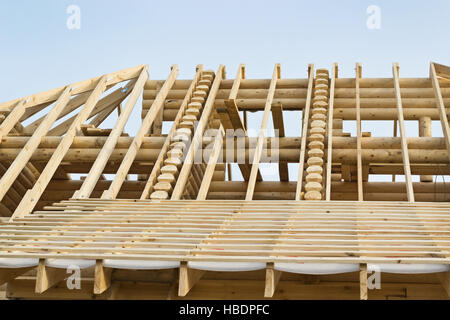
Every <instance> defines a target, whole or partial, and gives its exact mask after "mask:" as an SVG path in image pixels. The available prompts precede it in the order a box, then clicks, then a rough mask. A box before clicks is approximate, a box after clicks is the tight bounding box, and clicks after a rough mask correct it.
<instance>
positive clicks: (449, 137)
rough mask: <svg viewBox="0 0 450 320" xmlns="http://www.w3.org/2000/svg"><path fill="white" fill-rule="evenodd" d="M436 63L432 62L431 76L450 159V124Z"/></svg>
mask: <svg viewBox="0 0 450 320" xmlns="http://www.w3.org/2000/svg"><path fill="white" fill-rule="evenodd" d="M436 76H437V73H436V64H435V63H433V62H431V63H430V78H431V84H432V86H433V90H434V96H435V99H436V107H437V108H438V111H439V118H440V119H441V126H442V132H443V133H444V138H445V145H446V146H447V152H448V158H449V160H450V126H449V124H448V117H447V113H446V112H445V105H444V100H443V99H442V92H441V87H440V86H439V81H438V79H437V77H436Z"/></svg>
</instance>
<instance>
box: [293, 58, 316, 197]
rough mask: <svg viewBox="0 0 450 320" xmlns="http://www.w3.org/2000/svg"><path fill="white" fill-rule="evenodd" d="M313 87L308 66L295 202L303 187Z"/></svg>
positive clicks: (312, 78)
mask: <svg viewBox="0 0 450 320" xmlns="http://www.w3.org/2000/svg"><path fill="white" fill-rule="evenodd" d="M313 86H314V65H313V64H309V65H308V93H307V95H306V104H305V108H304V109H303V124H302V137H301V142H300V158H299V165H298V178H297V189H296V191H295V200H297V201H298V200H300V199H301V195H302V186H303V171H304V169H305V154H306V142H307V141H306V140H307V138H308V125H309V114H310V110H311V99H312V89H313Z"/></svg>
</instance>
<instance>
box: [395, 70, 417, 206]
mask: <svg viewBox="0 0 450 320" xmlns="http://www.w3.org/2000/svg"><path fill="white" fill-rule="evenodd" d="M398 71H399V66H398V63H394V64H393V65H392V74H393V78H394V89H395V96H396V99H397V112H398V126H399V128H400V139H401V144H402V158H403V168H404V171H405V181H406V194H407V196H408V201H409V202H414V190H413V186H412V178H411V165H410V161H409V153H408V143H407V141H406V130H405V121H404V116H403V105H402V97H401V94H400V84H399V73H398Z"/></svg>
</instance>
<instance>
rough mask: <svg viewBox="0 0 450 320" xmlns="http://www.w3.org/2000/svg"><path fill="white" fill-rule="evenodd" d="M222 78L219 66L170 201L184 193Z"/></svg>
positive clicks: (222, 72)
mask: <svg viewBox="0 0 450 320" xmlns="http://www.w3.org/2000/svg"><path fill="white" fill-rule="evenodd" d="M224 76H225V67H224V66H223V65H220V66H219V69H218V70H217V73H216V76H215V78H214V82H213V84H212V86H211V90H210V91H209V94H208V98H207V100H206V102H205V105H204V107H203V111H202V115H201V117H200V120H199V122H198V125H197V128H196V130H195V133H194V137H193V138H192V142H191V144H190V146H189V150H188V152H187V154H186V157H185V159H184V163H183V167H182V168H181V171H180V174H179V175H178V179H177V183H176V184H175V187H174V188H173V191H172V197H171V199H172V200H179V199H180V198H181V196H182V194H183V192H184V187H185V186H186V182H187V179H188V177H189V174H190V172H191V169H192V166H193V164H194V156H195V152H197V149H198V148H199V146H201V143H202V139H203V132H204V130H205V128H206V126H207V124H208V122H209V120H210V115H211V114H212V111H213V109H214V101H215V99H216V95H217V91H218V90H219V87H220V83H221V82H222V79H223V78H224Z"/></svg>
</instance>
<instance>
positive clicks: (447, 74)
mask: <svg viewBox="0 0 450 320" xmlns="http://www.w3.org/2000/svg"><path fill="white" fill-rule="evenodd" d="M430 64H432V65H433V67H434V70H435V74H436V76H438V77H442V78H447V79H450V67H449V66H445V65H443V64H439V63H436V62H431V63H430ZM438 84H439V83H438Z"/></svg>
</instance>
